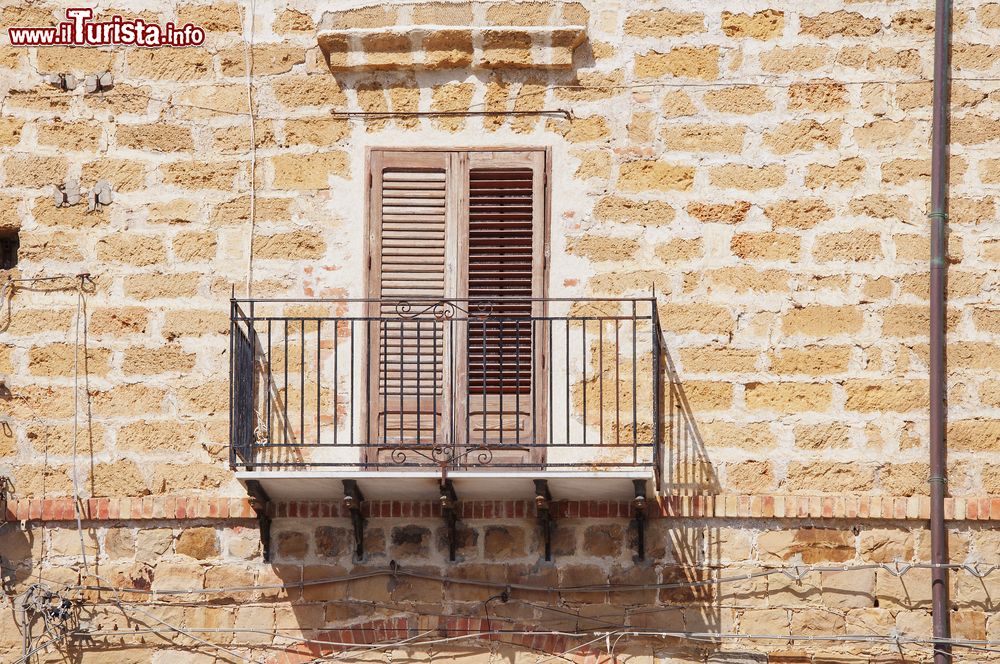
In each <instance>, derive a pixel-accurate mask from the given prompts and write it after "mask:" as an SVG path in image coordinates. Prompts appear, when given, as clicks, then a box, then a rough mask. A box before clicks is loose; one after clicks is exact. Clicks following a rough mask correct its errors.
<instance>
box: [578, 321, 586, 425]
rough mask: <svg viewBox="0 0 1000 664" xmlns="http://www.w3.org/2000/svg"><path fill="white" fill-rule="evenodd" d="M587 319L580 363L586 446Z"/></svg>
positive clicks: (584, 325)
mask: <svg viewBox="0 0 1000 664" xmlns="http://www.w3.org/2000/svg"><path fill="white" fill-rule="evenodd" d="M587 356H588V353H587V319H586V318H584V319H583V341H582V348H581V349H580V361H581V362H582V363H583V444H584V445H586V444H587Z"/></svg>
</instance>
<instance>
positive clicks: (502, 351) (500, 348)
mask: <svg viewBox="0 0 1000 664" xmlns="http://www.w3.org/2000/svg"><path fill="white" fill-rule="evenodd" d="M500 316H501V318H500V329H499V330H498V331H497V362H498V363H499V364H498V366H499V375H498V376H497V380H498V381H499V385H500V422H499V425H500V445H503V393H504V388H505V385H504V383H505V379H506V376H507V374H506V368H505V367H504V356H505V355H506V354H507V349H506V348H505V346H504V334H503V328H504V325H505V324H506V323H507V321H505V320H504V319H503V314H502V313H501V314H500Z"/></svg>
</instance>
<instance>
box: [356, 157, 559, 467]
mask: <svg viewBox="0 0 1000 664" xmlns="http://www.w3.org/2000/svg"><path fill="white" fill-rule="evenodd" d="M503 152H517V153H538V154H541V155H542V159H543V167H542V178H543V180H542V193H541V195H542V201H541V204H542V215H541V221H542V229H541V244H542V247H541V269H540V274H538V275H536V278H537V279H538V280H539V282H540V283H539V284H538V295H537V297H538V298H541V303H540V311H539V312H538V313H539V314H540V315H541V316H545V315H547V313H548V311H547V309H548V307H547V302H546V298H547V297H548V292H549V270H550V263H551V250H550V247H551V228H552V223H551V216H552V148H551V147H548V146H543V147H530V146H463V147H419V146H409V147H398V148H397V147H381V146H369V147H367V148H366V149H365V171H364V177H365V182H364V229H365V242H364V253H363V254H362V256H363V259H364V261H365V278H364V284H365V297H367V298H371V297H372V293H373V283H374V282H373V280H375V279H377V278H378V270H379V269H380V265H378V264H377V262H376V261H375V260H374V256H373V248H374V247H375V246H376V238H375V236H374V233H375V230H376V229H375V227H374V225H373V223H374V218H373V211H374V207H373V206H374V204H375V202H376V196H377V194H376V192H375V188H374V182H375V180H376V178H375V169H376V168H378V167H379V165H380V164H381V163H382V158H381V157H382V155H384V154H385V153H392V154H393V155H400V154H406V153H446V154H452V155H457V156H458V158H459V159H460V160H465V161H466V162H467V160H468V158H469V155H470V154H472V153H479V154H484V153H503ZM465 170H467V169H456V173H454V174H452V176H451V177H452V178H453V179H454V180H455V181H454V184H455V185H456V186H457V190H456V191H457V194H456V196H457V198H456V200H457V202H458V205H457V206H456V210H455V212H454V213H451V214H450V215H449V217H450V219H451V220H450V221H449V223H450V224H452V225H453V228H454V229H455V230H456V231H458V232H459V233H460V235H459V242H458V243H452V244H455V245H456V246H454V247H451V246H446V250H445V270H446V273H445V274H446V277H445V279H446V281H445V283H446V284H447V283H448V278H449V276H450V278H451V280H452V283H454V284H455V287H456V290H457V291H458V292H463V290H462V288H463V287H467V283H466V282H467V279H468V275H467V274H463V270H462V269H461V268H460V261H462V260H467V256H468V238H467V237H463V236H462V234H463V233H464V234H465V235H467V233H468V229H467V228H466V224H465V223H462V219H465V221H466V223H467V215H464V214H463V213H462V212H461V207H462V204H463V203H464V204H466V205H467V201H468V191H467V189H466V185H467V183H465V182H460V181H458V180H459V179H460V174H461V173H463V172H465ZM454 215H458V217H457V218H454ZM449 272H450V274H449ZM378 310H379V305H378V304H377V303H369V305H368V307H366V313H367V315H369V316H372V315H373V313H375V312H377V311H378ZM533 314H534V312H533ZM373 333H374V336H375V337H377V336H378V332H377V330H374V331H373ZM367 341H368V343H367V344H366V345H367V348H368V354H367V357H365V358H364V362H367V363H369V364H368V365H366V366H369V367H370V368H371V370H372V371H373V375H378V374H377V370H378V367H377V364H378V354H377V353H373V352H372V350H373V348H374V346H373V343H372V338H371V337H369V339H368V340H367ZM534 355H535V362H536V368H537V369H539V370H541V369H542V368H544V367H545V366H547V362H548V361H549V359H548V357H547V355H548V354H547V352H546V350H545V345H544V343H543V344H540V347H539V348H538V349H536V350H535V351H534ZM466 370H467V367H466V366H465V363H464V362H463V363H461V364H460V365H459V375H457V376H456V382H457V383H459V384H461V383H462V382H463V381H465V380H467V378H466V376H464V375H462V374H464V372H465V371H466ZM375 385H376V387H375V391H374V396H373V395H371V394H370V395H368V396H369V398H366V399H365V400H364V403H363V404H362V413H361V415H362V417H361V422H369V426H370V431H371V432H372V433H371V438H370V439H369V440H367V441H365V446H364V448H363V453H362V459H361V461H362V462H369V463H371V462H377V449H378V447H379V445H378V440H379V429H378V423H377V413H378V410H377V409H376V408H372V407H370V405H369V400H370V399H371V398H377V396H378V387H377V381H376V383H375ZM448 389H450V390H454V389H456V386H455V385H454V384H449V385H448ZM536 389H537V390H538V392H539V394H538V396H537V397H534V396H533V397H532V400H533V404H532V407H535V406H536V405H537V406H538V408H539V410H540V412H539V413H538V421H539V426H538V429H537V431H536V432H535V433H536V435H537V438H538V440H544V441H546V443H545V445H543V446H538V447H533V448H531V450H530V455H529V458H528V459H527V461H526V462H527V463H528V464H530V465H539V466H541V465H544V463H545V457H546V454H545V450H546V446H547V445H548V440H547V431H548V421H547V420H548V400H549V399H550V398H551V395H550V394H549V393H548V385H547V384H546V382H545V381H544V380H540V381H538V383H537V384H536ZM461 401H462V400H461V399H455V403H456V404H457V406H456V412H453V413H450V414H449V417H450V418H452V419H453V420H455V421H456V423H457V424H461V423H462V422H464V418H465V417H466V413H465V407H466V405H467V404H464V403H460V402H461ZM372 420H376V421H372ZM445 428H446V429H447V428H448V427H447V426H446V427H445ZM459 429H461V430H462V431H461V433H460V434H459V435H458V436H457V438H458V440H451V441H448V443H449V444H450V445H460V444H464V443H467V442H468V441H466V440H465V432H464V427H463V426H456V430H459ZM538 440H536V441H534V442H535V443H536V444H537V442H538ZM372 453H374V454H375V457H376V458H371V457H369V456H368V455H369V454H372Z"/></svg>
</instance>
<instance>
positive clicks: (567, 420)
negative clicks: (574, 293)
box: [566, 316, 570, 445]
mask: <svg viewBox="0 0 1000 664" xmlns="http://www.w3.org/2000/svg"><path fill="white" fill-rule="evenodd" d="M569 405H570V400H569V316H567V317H566V444H567V445H569V444H570V437H569V413H570V407H569Z"/></svg>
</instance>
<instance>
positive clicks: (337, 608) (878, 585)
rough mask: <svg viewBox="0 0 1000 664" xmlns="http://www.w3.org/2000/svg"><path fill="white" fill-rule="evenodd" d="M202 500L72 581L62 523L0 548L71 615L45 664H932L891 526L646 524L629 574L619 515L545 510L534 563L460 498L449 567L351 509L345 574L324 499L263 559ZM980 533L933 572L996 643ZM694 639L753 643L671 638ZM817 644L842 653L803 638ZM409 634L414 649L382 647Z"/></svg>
mask: <svg viewBox="0 0 1000 664" xmlns="http://www.w3.org/2000/svg"><path fill="white" fill-rule="evenodd" d="M211 503H212V501H207V500H206V501H201V502H199V501H195V500H190V501H188V503H187V504H186V505H183V506H181V505H178V506H177V509H178V511H177V512H170V511H166V512H165V511H164V508H165V507H167V508H169V507H172V505H171V504H170V501H167V504H166V505H164V504H160V503H154V504H152V505H151V506H150V508H151V509H150V510H149V511H145V512H144V511H143V510H139V511H138V512H136V511H132V512H131V513H126V512H124V511H121V508H122V505H112V506H111V510H110V512H109V511H108V510H106V509H104V507H105V506H103V505H101V506H98V509H95V511H94V512H93V513H92V514H90V515H89V516H90V518H88V519H86V520H85V527H84V530H83V540H82V541H83V551H84V552H85V554H86V556H87V560H88V567H87V568H86V569H84V568H82V567H81V564H80V560H81V557H80V552H81V538H80V534H79V533H78V531H77V529H76V527H75V524H74V523H73V521H72V519H70V518H67V517H66V516H64V515H59V514H54V515H53V516H52V517H48V516H46V517H45V518H41V517H39V518H36V519H34V520H33V521H34V523H35V525H36V526H39V527H37V528H31V529H28V530H25V531H20V532H18V531H10V532H5V533H4V534H2V535H0V545H2V546H3V549H4V551H5V552H6V554H5V555H6V556H7V557H8V560H15V561H19V562H20V563H21V568H20V570H19V572H18V578H17V582H18V583H19V584H22V585H27V584H29V583H30V582H39V579H41V580H43V582H44V583H45V584H47V585H48V586H50V587H52V588H65V590H63V591H62V592H63V594H64V595H66V596H71V597H74V598H75V599H76V600H77V601H78V602H79V605H80V607H81V608H80V613H79V620H80V622H81V624H82V625H83V626H84V627H83V628H84V629H86V630H87V631H88V632H89V636H86V637H82V636H78V637H76V638H73V639H70V640H69V641H68V642H67V643H66V644H65V645H64V646H63V647H61V648H60V649H59V651H60V652H59V653H58V654H55V655H49V656H48V657H47V658H45V659H43V660H42V661H64V660H63V659H62V658H63V657H66V661H76V662H85V663H87V662H97V661H108V659H107V658H109V657H112V658H113V659H111V660H110V661H123V662H148V661H152V662H171V661H202V659H204V660H205V661H219V662H229V661H245V660H246V659H249V660H250V661H258V662H311V661H314V659H315V658H318V657H323V656H326V657H331V656H336V657H339V658H342V659H346V660H347V661H386V658H391V659H392V661H428V660H432V661H455V660H456V659H462V660H464V659H468V660H470V661H493V659H494V658H496V657H502V658H505V659H506V658H513V659H514V660H515V661H521V659H525V661H535V660H536V659H539V658H542V659H544V657H546V656H554V655H558V654H560V653H564V652H566V655H565V658H568V659H569V660H571V661H579V662H590V661H595V658H596V661H605V659H610V658H609V655H608V652H607V647H606V645H605V644H603V641H604V639H603V638H600V635H601V634H603V633H609V632H610V633H612V635H613V638H618V641H619V642H618V644H616V646H615V652H616V653H617V655H616V656H617V657H618V658H619V659H620V660H621V661H640V662H699V661H706V658H709V657H716V658H718V657H737V656H742V657H747V656H754V657H758V658H760V657H765V658H769V659H766V660H761V661H775V662H821V661H828V660H827V659H825V658H827V657H831V656H835V657H836V658H837V661H845V662H870V661H882V660H883V659H884V660H885V661H889V660H890V659H891V660H892V661H902V662H921V661H927V660H929V650H928V646H927V645H926V644H924V643H915V642H911V641H919V640H920V639H923V638H926V636H927V635H928V634H929V630H930V579H929V574H930V571H929V569H928V568H926V567H924V566H922V565H926V563H927V562H928V561H929V556H930V541H929V532H928V531H927V529H926V528H925V527H924V524H925V521H921V520H917V519H908V518H906V517H905V516H904V517H900V518H885V517H868V516H865V517H860V518H858V517H854V518H851V519H845V518H843V516H842V515H835V516H834V517H833V518H825V519H824V518H822V517H820V518H811V517H801V518H800V517H798V516H796V517H782V518H775V517H773V516H761V515H754V516H755V517H756V518H753V519H750V520H748V519H738V518H733V517H732V516H730V517H725V516H720V517H711V518H706V515H704V514H694V515H691V516H682V515H676V514H663V513H660V512H657V511H654V512H653V513H652V514H650V515H649V518H648V519H647V521H646V526H645V535H646V538H647V540H646V541H647V546H646V557H645V559H644V560H639V559H638V558H637V557H636V551H637V549H636V536H637V530H636V525H635V523H634V521H632V520H631V518H632V517H633V516H634V515H633V514H632V513H631V511H630V508H629V505H628V504H615V503H579V502H568V503H561V504H560V505H559V506H558V507H557V509H556V514H557V517H556V526H555V529H554V531H553V534H552V561H545V560H544V559H543V557H542V556H541V555H540V550H541V547H542V544H543V542H542V531H541V529H540V526H539V523H538V520H537V518H536V515H535V514H534V509H533V506H531V505H529V504H524V503H516V502H506V503H504V502H497V503H471V502H470V503H465V504H464V505H463V509H462V518H461V520H460V522H459V525H458V529H457V533H458V540H457V541H458V546H457V552H456V553H457V555H456V560H455V561H454V562H450V561H449V560H448V545H447V534H446V525H445V522H444V521H443V520H442V519H441V518H440V510H439V509H435V508H436V507H437V506H436V505H432V504H427V503H423V504H421V503H370V504H369V505H367V506H366V509H365V515H366V517H367V520H368V523H367V526H366V529H365V535H364V548H365V553H364V558H363V560H360V561H359V560H358V559H356V558H355V556H354V550H353V548H354V543H353V536H352V533H351V527H350V522H349V520H348V519H346V510H344V509H343V508H342V507H341V505H340V504H339V503H332V504H331V503H293V504H283V505H281V506H276V507H275V509H274V510H273V511H272V516H273V517H274V521H273V525H272V535H271V536H272V542H271V546H272V560H271V562H270V563H264V562H262V561H261V558H260V556H261V541H260V535H259V531H258V530H257V527H256V522H255V520H254V519H253V518H252V516H251V515H252V511H250V510H249V508H244V509H242V510H241V509H239V506H238V505H236V504H233V505H229V507H230V508H231V509H229V510H228V511H226V510H225V509H223V510H221V511H220V510H219V508H220V507H221V506H219V505H213V504H211ZM185 510H186V511H185ZM400 514H405V515H408V516H407V517H406V518H400V517H399V516H398V515H400ZM748 516H749V515H748ZM248 517H249V518H248ZM994 518H995V517H994ZM993 523H995V522H993ZM993 523H990V522H989V521H986V522H977V521H964V522H952V532H951V535H950V550H951V558H952V560H953V561H955V562H956V563H958V562H960V563H964V564H966V565H968V566H969V568H968V569H966V570H957V571H955V572H954V576H953V581H952V602H953V605H954V607H955V608H956V611H955V612H954V613H953V634H954V636H955V637H956V638H958V639H965V640H979V641H984V640H986V639H991V640H995V639H996V638H998V635H1000V632H998V629H1000V621H998V618H997V614H996V605H997V601H998V592H1000V590H998V588H997V587H996V580H995V579H994V578H993V576H990V575H987V576H985V577H983V578H978V577H977V576H975V575H974V574H972V573H971V572H970V570H977V571H980V572H982V571H986V569H987V568H988V567H989V566H990V565H991V564H992V563H993V561H995V556H996V550H997V546H998V541H997V539H998V532H997V530H996V529H995V527H993ZM43 525H44V527H41V526H43ZM994 576H995V575H994ZM109 588H114V589H115V590H109ZM3 621H4V622H2V623H0V625H3V626H4V629H3V630H2V632H0V633H2V634H3V636H2V637H0V653H4V655H3V656H5V657H6V656H9V659H4V661H12V660H13V659H14V657H16V656H17V655H18V654H19V652H20V648H21V643H20V634H21V628H20V624H21V622H20V619H19V618H18V617H17V616H16V614H12V613H10V612H6V611H5V612H4V613H3ZM164 624H166V625H167V626H168V627H167V628H164ZM173 627H179V628H181V629H186V630H191V631H190V632H189V634H187V635H184V634H178V633H177V632H176V631H174V630H173ZM710 632H711V633H722V634H726V635H731V637H735V636H738V635H755V636H758V637H760V636H767V637H770V638H768V639H767V640H759V639H758V640H754V639H744V640H742V641H738V640H735V639H734V638H730V639H729V640H728V641H726V642H723V643H722V644H721V645H720V644H718V643H716V644H712V643H706V642H704V641H701V640H699V639H698V638H685V637H684V635H685V634H688V633H691V634H704V633H710ZM595 635H596V638H595ZM782 637H786V638H782ZM794 637H799V638H794ZM802 637H805V638H802ZM827 637H829V638H831V639H838V638H843V639H848V640H847V641H845V642H841V643H838V642H836V641H830V640H827V641H823V640H811V639H818V638H827ZM859 637H869V638H871V639H872V640H871V641H865V640H863V638H859ZM896 637H898V638H899V639H900V640H901V642H900V643H897V642H894V641H893V639H894V638H896ZM199 638H200V639H202V642H199V641H197V640H196V639H199ZM407 639H410V640H412V641H414V642H416V643H409V644H408V643H397V642H401V641H405V640H407ZM595 640H596V641H598V642H601V643H597V644H596V645H595V644H594V641H595ZM424 641H429V643H426V644H425V643H423V642H424ZM385 644H390V645H385ZM391 644H396V645H391ZM900 649H902V653H900ZM567 651H572V652H567ZM962 652H963V654H964V651H962ZM727 653H728V654H727ZM880 658H881V659H880ZM709 661H715V660H709ZM722 661H729V660H726V659H723V660H722ZM734 661H739V660H738V659H737V660H734ZM963 661H964V659H963ZM969 661H987V660H986V659H982V660H980V659H975V658H970V660H969ZM990 661H991V660H990Z"/></svg>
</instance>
